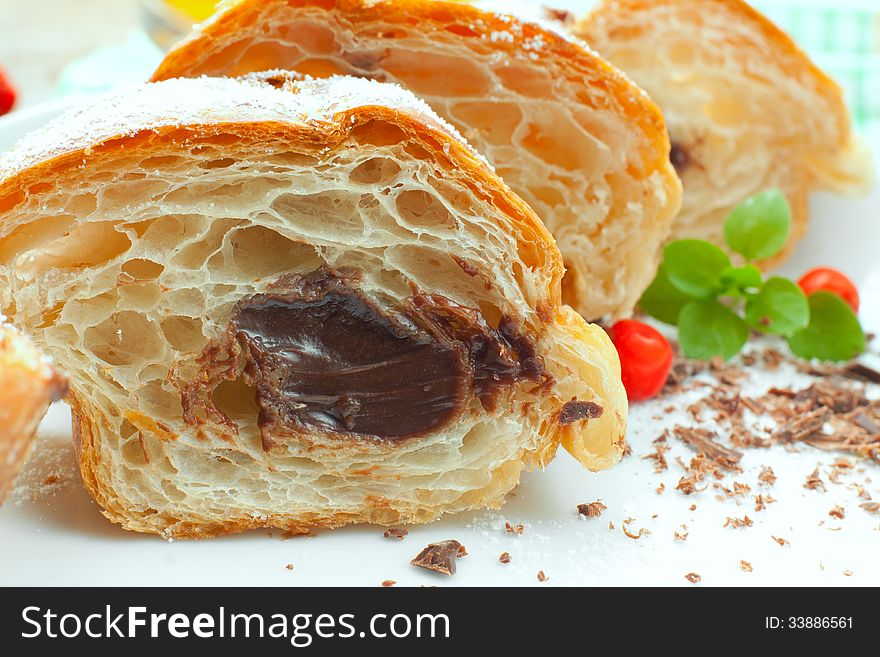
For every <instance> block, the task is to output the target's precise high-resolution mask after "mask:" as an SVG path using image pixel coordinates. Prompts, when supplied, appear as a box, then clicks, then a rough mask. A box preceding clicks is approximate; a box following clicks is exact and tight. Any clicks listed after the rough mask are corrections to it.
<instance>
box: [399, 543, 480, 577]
mask: <svg viewBox="0 0 880 657" xmlns="http://www.w3.org/2000/svg"><path fill="white" fill-rule="evenodd" d="M465 555H467V550H465V548H464V546H463V545H462V544H461V543H459V542H458V541H456V540H452V539H450V540H447V541H440V542H439V543H431V544H429V545H428V547H426V548H425V549H424V550H422V551H421V552H419V554H418V555H417V556H416V558H415V559H413V560H412V561H410V564H412V565H413V566H418V567H419V568H425V569H427V570H433V571H434V572H437V573H442V574H443V575H454V574H455V560H456V558H457V557H463V556H465Z"/></svg>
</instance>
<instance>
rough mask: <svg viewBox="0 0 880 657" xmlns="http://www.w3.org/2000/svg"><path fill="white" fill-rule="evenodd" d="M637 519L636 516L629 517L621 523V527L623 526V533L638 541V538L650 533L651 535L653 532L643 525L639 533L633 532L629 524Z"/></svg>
mask: <svg viewBox="0 0 880 657" xmlns="http://www.w3.org/2000/svg"><path fill="white" fill-rule="evenodd" d="M635 521H636V519H635V518H627V519H626V520H624V521H623V524H622V525H621V527H622V529H623V533H624V534H625V535H626V536H627V538H631V539H633V540H634V541H637V540H639V539H640V538H641V537H642V536H648V535H650V533H651V532H650V531H648V530H647V529H645V528H644V527H642V528H641V529H639V533H638V534H633V533H632V532H631V531H629V526H628V525H630V524H632V523H634V522H635Z"/></svg>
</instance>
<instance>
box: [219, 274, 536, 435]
mask: <svg viewBox="0 0 880 657" xmlns="http://www.w3.org/2000/svg"><path fill="white" fill-rule="evenodd" d="M357 282H358V277H357V275H356V274H352V273H351V272H344V273H340V272H335V271H332V270H329V269H321V270H318V271H317V272H313V273H312V274H309V275H306V276H287V277H285V278H284V279H282V280H281V281H279V282H278V283H277V284H275V285H274V286H273V287H272V289H271V290H270V292H268V293H266V294H260V295H256V296H254V297H251V298H248V299H245V300H243V301H241V302H240V303H239V304H238V305H237V306H236V308H235V310H234V312H233V315H232V318H231V320H230V324H229V330H230V335H231V337H232V338H233V340H234V341H235V342H236V343H237V344H238V345H239V346H240V349H241V354H242V358H243V360H244V373H245V375H246V377H247V379H248V380H249V383H251V384H252V385H253V386H254V387H255V389H256V401H257V404H258V406H259V411H260V414H259V424H260V428H261V430H262V431H263V435H264V443H267V440H266V437H267V436H266V434H267V432H268V433H273V431H272V427H277V426H279V425H280V426H281V427H284V428H287V429H292V430H300V431H304V432H314V431H318V432H324V433H330V434H342V435H355V436H362V437H371V438H379V439H384V440H392V441H395V440H402V439H405V438H410V437H415V436H421V435H425V434H428V433H431V432H433V431H436V430H439V429H442V428H443V427H444V426H446V425H448V424H449V423H450V422H452V421H453V420H454V419H455V418H457V417H458V416H459V415H460V414H461V413H462V412H463V411H464V410H465V409H466V408H468V407H469V406H470V403H471V401H472V400H473V399H474V397H476V398H478V399H479V400H480V402H481V403H482V406H483V407H484V408H485V409H487V410H492V409H494V408H495V405H496V401H497V397H498V394H499V392H500V391H501V390H502V389H503V388H505V387H510V386H513V385H515V384H517V383H520V382H523V381H534V382H536V383H546V382H547V381H548V380H549V376H548V375H547V374H546V372H545V370H544V363H543V360H542V359H541V358H540V357H539V356H538V355H537V354H536V353H535V349H534V346H533V345H532V343H531V341H529V340H528V339H526V338H525V337H523V336H522V335H520V334H519V332H518V331H517V327H516V324H515V323H514V322H512V321H510V320H507V319H502V321H501V323H500V325H499V327H498V328H492V327H491V326H490V325H489V324H488V323H487V322H486V320H485V318H484V317H483V315H482V314H481V313H480V312H479V311H477V310H474V309H470V308H466V307H463V306H460V305H458V304H456V303H454V302H452V301H450V300H449V299H446V298H445V297H442V296H439V295H427V294H415V295H413V296H411V297H409V298H408V299H406V300H405V301H404V303H403V304H402V307H393V308H389V307H387V306H385V305H384V304H383V305H380V304H379V303H377V302H376V301H375V300H372V299H370V298H368V297H367V296H366V295H364V294H363V293H362V292H361V291H359V289H357V287H356V285H357ZM269 443H270V444H271V441H269Z"/></svg>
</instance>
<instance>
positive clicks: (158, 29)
mask: <svg viewBox="0 0 880 657" xmlns="http://www.w3.org/2000/svg"><path fill="white" fill-rule="evenodd" d="M218 4H220V2H219V0H141V16H142V21H143V26H144V30H146V32H147V34H148V35H149V36H150V38H151V39H152V40H153V41H154V42H155V43H156V45H158V46H159V47H160V48H162V49H163V50H167V49H168V48H170V47H171V46H172V45H174V44H175V43H177V42H178V41H179V40H180V39H181V38H183V37H184V36H185V35H186V34H189V31H190V30H191V29H192V26H193V24H194V23H199V22H201V21H203V20H205V19H206V18H208V16H210V15H211V14H213V13H214V10H215V9H216V8H217V5H218Z"/></svg>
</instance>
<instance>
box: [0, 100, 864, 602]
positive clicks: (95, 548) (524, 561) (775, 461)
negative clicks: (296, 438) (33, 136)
mask: <svg viewBox="0 0 880 657" xmlns="http://www.w3.org/2000/svg"><path fill="white" fill-rule="evenodd" d="M63 105H64V104H63V103H62V104H53V105H50V106H43V107H41V108H34V109H32V110H29V111H26V112H21V113H17V114H13V115H12V116H11V117H8V118H6V119H4V120H2V121H0V149H3V148H6V147H8V146H9V145H10V144H11V143H12V142H13V141H15V140H16V139H18V138H19V137H20V136H21V135H23V134H24V133H25V132H26V131H27V130H30V129H33V128H35V127H38V126H40V125H42V124H44V123H45V122H46V121H47V120H48V119H50V118H51V117H53V116H56V115H57V114H58V113H59V112H60V110H61V108H62V107H63ZM878 244H880V192H875V193H874V194H873V195H872V196H870V197H869V198H867V199H863V200H846V199H840V198H834V197H831V196H827V195H820V196H817V197H816V198H815V199H814V203H813V224H812V229H811V232H810V235H809V237H808V238H807V239H806V240H804V241H803V243H802V244H801V245H800V247H799V249H798V252H797V253H796V254H795V256H794V257H793V258H792V259H791V260H790V261H789V263H788V264H787V265H786V267H785V271H786V273H788V274H791V275H796V274H798V273H800V272H803V271H804V270H806V269H807V268H809V267H812V266H815V265H818V264H828V265H832V266H837V267H840V268H841V269H843V270H845V271H847V272H848V273H849V274H850V275H851V276H853V278H854V279H855V280H856V281H857V282H858V283H860V284H861V289H862V293H863V306H864V310H863V321H864V323H865V324H866V326H867V327H868V328H870V329H873V330H876V329H877V328H878V327H880V268H878V258H877V248H878V247H877V245H878ZM793 382H795V383H796V381H795V375H794V374H792V373H790V372H782V373H780V374H777V375H775V376H772V377H770V376H768V377H763V378H762V380H761V381H758V382H756V386H757V387H758V388H760V387H766V386H769V385H773V384H779V385H785V384H789V383H793ZM665 405H666V403H665V402H664V403H662V404H658V403H652V404H643V405H638V406H636V407H634V408H633V411H632V414H631V420H630V426H631V430H630V434H629V439H630V442H631V444H632V447H633V452H634V453H633V456H631V457H628V458H627V459H625V460H624V462H623V463H622V464H621V465H620V466H619V467H617V468H615V469H614V470H612V471H610V472H605V473H601V474H598V475H594V474H590V473H587V472H585V471H584V470H583V469H581V468H580V467H579V466H578V465H577V464H576V463H575V462H574V460H573V459H571V458H570V457H569V456H568V455H567V454H565V453H564V452H562V451H560V454H559V456H558V457H557V459H556V461H555V462H554V463H553V464H552V466H551V467H549V468H548V469H547V471H545V472H534V473H531V474H529V475H527V476H526V477H524V479H523V482H522V484H521V485H520V486H519V488H517V490H516V491H515V493H514V494H513V495H512V496H511V499H510V501H509V502H508V504H507V505H506V506H505V507H504V509H503V510H502V511H501V512H487V513H474V514H467V515H459V516H456V517H451V518H448V519H445V520H443V521H440V522H437V523H434V524H431V525H428V526H423V527H413V528H410V533H409V536H407V537H406V538H405V539H404V540H403V541H400V542H398V541H395V540H390V539H386V538H383V536H382V529H381V528H378V527H352V528H346V529H342V530H336V531H325V532H321V533H319V534H318V535H317V536H314V537H309V538H296V539H291V540H285V539H284V537H283V536H282V535H281V532H278V531H276V532H268V531H255V532H251V533H248V534H245V535H241V536H234V537H229V538H223V539H215V540H210V541H199V542H195V541H190V542H185V541H184V542H180V541H178V542H171V543H169V542H166V541H163V540H162V539H160V538H157V537H154V536H142V535H138V534H132V533H128V532H125V531H123V530H121V529H119V528H117V527H115V526H114V525H112V524H110V523H109V522H108V521H107V520H105V519H104V517H103V516H102V515H101V514H100V512H99V510H98V507H97V506H96V505H95V504H94V503H93V502H92V501H91V500H90V499H89V497H88V495H87V494H86V493H85V491H84V489H83V487H82V485H81V483H80V481H79V476H78V474H77V472H76V466H75V464H74V457H73V451H72V448H71V441H70V428H69V413H68V412H67V409H66V407H65V406H63V405H56V406H54V407H53V408H52V409H51V411H50V413H49V415H48V416H47V418H46V420H45V422H44V423H43V425H42V427H41V430H40V437H39V440H38V443H37V446H36V448H35V451H34V454H33V456H32V457H31V459H30V461H29V462H28V465H27V467H26V469H25V471H24V472H23V474H22V476H21V477H20V478H19V481H18V484H17V487H16V489H15V490H14V491H13V494H12V496H11V499H10V500H9V502H7V504H6V505H5V506H4V507H3V508H2V509H0V551H2V552H0V553H2V558H0V584H2V585H13V584H28V585H40V584H49V585H62V584H68V585H77V584H79V585H111V586H112V585H124V586H131V585H162V584H164V585H182V586H190V585H279V586H302V585H368V586H378V585H379V584H380V583H381V582H382V581H383V580H386V579H393V580H396V581H397V582H398V583H399V584H401V585H437V584H442V585H452V586H462V585H505V586H506V585H539V583H538V581H537V577H536V575H537V572H538V571H539V570H543V571H544V572H545V573H546V574H547V575H548V576H549V578H550V579H549V581H548V582H546V583H545V584H541V586H552V585H632V584H664V585H682V586H690V585H689V584H688V583H687V582H686V580H685V579H684V576H685V575H686V574H687V573H691V572H696V573H699V574H700V575H701V576H702V581H703V583H704V584H708V585H749V584H753V585H758V584H760V585H823V584H829V585H832V584H833V585H842V584H860V585H869V584H870V585H877V584H880V560H878V559H877V557H876V555H877V553H878V548H880V531H878V529H880V527H878V524H880V518H878V517H877V516H870V515H869V514H868V513H866V512H865V511H863V510H861V509H859V508H858V503H859V502H860V501H861V500H857V499H856V497H855V494H854V493H853V492H852V491H851V490H847V488H846V485H840V486H834V485H829V489H828V492H827V493H824V494H823V493H819V492H815V491H808V490H805V489H804V488H803V483H804V480H805V478H806V476H807V475H808V474H809V473H810V472H812V471H813V469H814V468H815V467H816V466H817V465H821V464H828V463H829V462H830V461H831V460H833V456H831V455H827V454H825V453H822V452H819V451H818V450H813V449H811V448H804V449H803V450H802V451H801V452H800V453H789V452H786V451H785V450H783V449H781V448H779V449H772V450H769V451H762V450H750V451H747V453H746V455H745V458H744V459H743V466H744V468H745V472H744V473H743V474H742V475H739V476H737V477H735V480H737V481H741V482H746V483H748V484H750V485H751V486H752V488H753V492H757V491H758V487H757V483H756V479H757V474H758V472H759V471H760V468H761V466H763V465H771V466H772V467H773V469H774V470H775V471H776V474H777V476H778V477H779V480H778V482H777V484H776V486H775V487H774V488H773V489H772V494H773V496H774V497H775V498H777V499H778V502H777V503H775V504H772V505H771V506H770V507H768V509H767V510H765V511H762V512H759V513H755V512H754V510H753V507H754V502H752V501H751V498H749V499H747V500H745V501H744V502H740V503H737V502H735V501H724V502H721V501H717V500H715V499H714V495H715V494H714V492H712V491H711V489H710V490H709V491H707V492H705V493H703V494H700V495H694V496H691V497H685V496H683V495H682V494H680V493H678V492H676V491H675V490H674V489H675V486H676V484H677V482H678V479H679V477H680V476H681V474H682V473H681V471H680V470H679V469H678V466H677V465H675V463H674V456H675V455H682V456H683V457H689V456H690V454H689V452H688V451H687V449H686V448H683V447H682V446H681V445H679V444H677V441H672V443H673V445H672V447H673V450H672V451H671V452H670V453H669V455H668V458H669V461H670V469H669V470H668V471H666V472H664V473H662V474H659V475H658V474H654V472H653V466H652V464H651V463H650V462H649V461H645V460H642V459H641V458H640V457H642V456H644V455H645V454H647V453H648V452H650V451H652V450H653V448H652V446H651V441H652V440H653V439H654V438H655V437H656V436H658V435H659V434H660V433H661V432H662V430H663V428H664V427H666V426H670V425H672V424H675V423H676V422H679V421H684V415H683V413H681V412H676V413H672V414H665V413H663V412H662V410H661V409H662V407H663V406H665ZM683 406H684V404H682V407H683ZM654 416H660V417H662V418H663V419H662V420H657V419H654ZM864 467H865V469H864V471H862V472H855V473H853V474H852V475H851V476H850V477H848V478H846V479H845V482H846V483H851V482H856V481H858V482H860V483H865V482H867V481H868V480H869V479H873V482H871V483H868V489H869V491H870V492H871V494H872V495H873V496H874V498H875V499H880V467H878V466H876V465H870V464H867V465H865V466H864ZM53 475H54V476H57V477H58V481H57V482H56V483H54V484H47V483H45V482H46V480H47V478H49V477H50V476H53ZM823 478H825V477H823ZM826 479H827V478H826ZM660 483H664V484H665V486H666V492H665V493H663V494H662V495H658V494H656V493H655V492H654V491H655V489H656V488H657V487H658V486H659V484H660ZM727 485H730V482H729V481H728V482H727ZM597 499H601V500H602V501H603V502H604V503H605V504H606V505H607V506H608V510H607V511H606V512H605V514H604V515H603V516H602V517H601V518H599V519H593V520H586V519H583V518H581V517H579V516H578V515H577V513H576V511H575V507H576V505H577V504H579V503H582V502H592V501H594V500H597ZM691 504H696V505H697V509H696V511H690V510H689V507H690V506H691ZM835 504H840V505H841V506H843V507H844V508H845V509H846V519H845V520H843V521H836V520H835V519H833V518H830V517H829V516H828V511H829V510H830V509H831V508H832V507H833V506H834V505H835ZM744 515H748V516H749V517H750V518H752V519H753V521H754V526H753V527H751V528H748V529H740V530H734V529H730V528H727V529H725V528H724V527H723V524H724V521H725V518H726V517H742V516H744ZM628 517H632V518H635V521H634V522H633V523H632V525H631V526H630V528H631V530H635V531H638V529H639V528H642V527H644V528H647V529H649V530H650V532H651V534H650V535H648V536H644V537H643V538H641V539H640V540H632V539H630V538H627V537H626V536H625V535H624V534H623V533H622V531H621V524H622V521H623V520H625V519H626V518H628ZM505 520H508V521H510V522H511V523H512V524H518V523H523V524H524V525H525V532H524V533H523V534H522V535H521V536H513V535H509V534H507V533H506V532H505V531H504V522H505ZM609 521H611V522H613V523H614V526H615V529H613V530H612V529H609ZM682 524H686V525H687V526H688V532H689V537H688V539H687V541H686V542H680V541H674V540H673V534H674V532H675V531H676V530H680V526H681V525H682ZM837 527H841V529H840V530H839V531H835V529H836V528H837ZM771 536H778V537H783V538H786V539H787V540H789V541H790V542H791V546H790V547H785V548H783V547H780V546H779V545H777V543H776V542H775V541H773V540H772V538H771ZM446 538H456V539H458V540H460V541H461V542H462V543H464V545H465V546H466V547H467V548H468V551H469V555H468V556H467V557H466V558H465V559H462V560H460V562H459V571H458V574H457V575H456V576H454V577H451V578H442V577H441V576H435V575H433V574H431V573H428V572H425V571H422V570H420V569H417V568H414V567H412V566H410V565H409V561H410V559H411V558H412V557H413V556H415V555H416V554H417V553H418V552H419V550H420V549H421V548H422V547H423V546H424V545H426V544H427V543H428V542H432V541H436V540H440V539H446ZM502 552H509V553H510V554H511V555H512V557H513V561H512V563H510V564H508V565H502V564H500V563H499V561H498V556H499V554H500V553H502ZM740 560H745V561H748V562H750V563H751V564H752V567H753V572H752V573H744V572H742V571H741V570H740V565H739V564H740ZM289 563H292V564H294V569H293V571H290V570H287V568H286V565H287V564H289ZM844 571H847V572H851V573H852V575H851V576H847V575H845V574H844Z"/></svg>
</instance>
